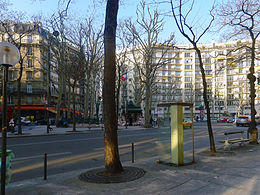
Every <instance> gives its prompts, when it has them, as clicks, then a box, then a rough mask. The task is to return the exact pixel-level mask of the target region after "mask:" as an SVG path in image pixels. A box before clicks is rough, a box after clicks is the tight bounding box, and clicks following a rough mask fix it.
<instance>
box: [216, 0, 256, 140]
mask: <svg viewBox="0 0 260 195" xmlns="http://www.w3.org/2000/svg"><path fill="white" fill-rule="evenodd" d="M218 16H220V21H221V24H222V25H223V26H227V27H229V29H230V31H229V35H230V37H232V38H234V37H239V38H241V37H243V38H249V39H250V43H246V44H245V45H243V46H244V48H245V50H246V51H249V52H250V54H249V56H250V62H251V66H250V68H249V74H248V75H247V78H248V79H249V82H250V106H251V122H250V127H249V129H248V131H249V133H250V134H251V139H250V143H258V141H257V139H258V129H257V128H256V121H255V115H256V113H257V112H256V110H255V97H256V90H255V81H256V77H255V76H254V73H255V61H256V41H257V38H258V37H259V34H260V4H259V1H258V0H231V1H228V2H227V3H223V4H221V5H220V6H219V9H218Z"/></svg>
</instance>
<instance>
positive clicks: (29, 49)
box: [27, 47, 33, 55]
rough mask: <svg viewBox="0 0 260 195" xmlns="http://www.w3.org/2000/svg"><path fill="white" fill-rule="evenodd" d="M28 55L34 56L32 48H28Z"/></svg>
mask: <svg viewBox="0 0 260 195" xmlns="http://www.w3.org/2000/svg"><path fill="white" fill-rule="evenodd" d="M27 55H33V50H32V47H28V48H27Z"/></svg>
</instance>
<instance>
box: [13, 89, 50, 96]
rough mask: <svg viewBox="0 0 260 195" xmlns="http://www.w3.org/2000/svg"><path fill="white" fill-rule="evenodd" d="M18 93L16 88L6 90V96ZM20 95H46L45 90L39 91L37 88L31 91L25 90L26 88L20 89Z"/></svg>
mask: <svg viewBox="0 0 260 195" xmlns="http://www.w3.org/2000/svg"><path fill="white" fill-rule="evenodd" d="M17 93H18V88H9V89H8V94H13V95H14V94H17ZM21 93H23V94H27V93H28V94H38V95H39V94H47V91H46V89H39V88H32V90H27V88H24V87H22V88H21Z"/></svg>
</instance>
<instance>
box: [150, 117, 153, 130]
mask: <svg viewBox="0 0 260 195" xmlns="http://www.w3.org/2000/svg"><path fill="white" fill-rule="evenodd" d="M150 125H151V127H153V117H152V116H151V118H150Z"/></svg>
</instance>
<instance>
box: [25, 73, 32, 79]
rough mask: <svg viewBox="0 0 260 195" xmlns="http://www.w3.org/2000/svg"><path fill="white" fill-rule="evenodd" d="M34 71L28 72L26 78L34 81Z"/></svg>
mask: <svg viewBox="0 0 260 195" xmlns="http://www.w3.org/2000/svg"><path fill="white" fill-rule="evenodd" d="M32 77H33V76H32V71H27V72H26V78H27V80H32Z"/></svg>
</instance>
